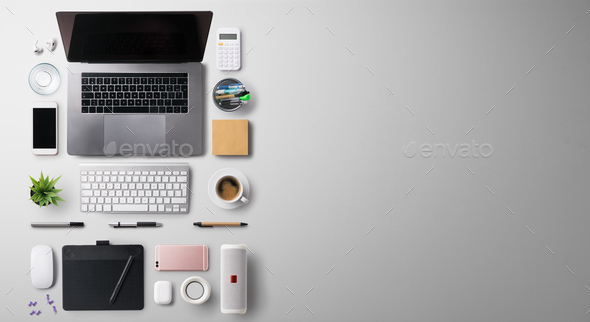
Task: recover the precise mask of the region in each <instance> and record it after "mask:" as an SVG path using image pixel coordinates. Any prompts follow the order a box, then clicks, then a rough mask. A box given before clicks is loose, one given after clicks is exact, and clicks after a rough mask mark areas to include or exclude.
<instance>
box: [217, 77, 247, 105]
mask: <svg viewBox="0 0 590 322" xmlns="http://www.w3.org/2000/svg"><path fill="white" fill-rule="evenodd" d="M240 83H241V82H240V81H239V80H237V79H235V78H224V79H222V80H220V81H219V82H218V83H217V84H215V87H214V88H213V91H212V93H211V94H212V95H211V97H212V98H213V103H215V106H217V108H219V109H220V110H222V111H224V112H233V111H235V110H237V109H239V108H240V107H242V105H244V102H243V101H241V100H239V101H238V104H236V105H224V104H223V103H221V102H220V101H219V100H217V99H215V97H216V96H218V95H220V94H217V91H218V90H219V86H223V85H231V84H240ZM245 89H246V88H245V86H244V90H245Z"/></svg>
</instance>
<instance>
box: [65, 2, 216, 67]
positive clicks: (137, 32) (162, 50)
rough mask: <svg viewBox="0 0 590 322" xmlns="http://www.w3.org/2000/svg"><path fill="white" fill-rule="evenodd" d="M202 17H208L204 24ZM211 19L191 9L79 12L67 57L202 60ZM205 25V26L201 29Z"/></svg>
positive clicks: (70, 58)
mask: <svg viewBox="0 0 590 322" xmlns="http://www.w3.org/2000/svg"><path fill="white" fill-rule="evenodd" d="M200 18H204V19H207V18H208V19H209V21H208V22H206V23H205V24H203V22H202V21H201V22H199V21H198V20H199V19H200ZM58 19H59V15H58ZM210 21H211V16H210V15H209V16H207V15H206V16H204V17H201V16H200V15H198V14H195V13H191V12H187V13H147V12H142V13H130V12H119V13H117V12H113V13H78V14H76V15H75V18H74V20H73V26H72V33H71V40H70V42H69V51H68V52H67V54H68V60H69V61H71V62H173V61H185V62H186V61H202V59H203V52H204V44H205V43H204V41H206V39H207V34H208V32H209V28H208V26H209V24H210ZM202 25H205V26H207V28H206V30H199V27H200V26H202ZM60 27H61V26H60ZM201 29H202V28H201ZM203 38H204V39H203ZM64 45H65V43H64Z"/></svg>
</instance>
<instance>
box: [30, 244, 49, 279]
mask: <svg viewBox="0 0 590 322" xmlns="http://www.w3.org/2000/svg"><path fill="white" fill-rule="evenodd" d="M30 274H31V282H32V283H33V286H34V287H36V288H40V289H44V288H50V287H51V284H53V250H51V247H49V246H47V245H37V246H35V247H33V249H32V250H31V273H30Z"/></svg>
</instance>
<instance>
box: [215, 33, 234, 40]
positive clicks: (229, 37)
mask: <svg viewBox="0 0 590 322" xmlns="http://www.w3.org/2000/svg"><path fill="white" fill-rule="evenodd" d="M219 39H220V40H226V39H228V40H236V39H238V35H237V34H219Z"/></svg>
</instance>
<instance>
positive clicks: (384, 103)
mask: <svg viewBox="0 0 590 322" xmlns="http://www.w3.org/2000/svg"><path fill="white" fill-rule="evenodd" d="M137 3H138V4H139V5H138V4H135V3H131V2H121V1H108V0H107V1H99V2H93V3H92V4H91V3H82V2H77V1H37V3H36V4H29V3H25V2H19V1H11V0H8V1H4V2H2V4H1V5H0V30H2V48H1V49H0V57H1V58H2V59H1V68H2V73H3V77H2V80H1V83H0V84H1V86H2V96H3V98H4V102H3V103H2V116H1V117H0V128H1V129H2V138H3V139H2V142H3V146H4V149H3V150H4V153H3V155H2V165H3V166H4V168H5V169H4V171H3V175H2V184H1V186H2V188H1V189H2V190H1V191H2V204H3V207H2V208H3V210H2V214H3V216H2V226H1V227H2V228H0V229H1V230H2V233H1V234H0V241H1V244H2V245H3V247H4V249H3V251H2V253H3V254H4V256H3V260H2V280H1V282H0V291H1V292H2V294H1V296H2V306H6V308H2V309H1V310H2V312H1V313H0V315H1V318H0V319H1V320H3V321H6V320H25V319H32V318H31V317H29V316H28V312H30V309H29V307H28V306H27V304H28V302H29V301H30V300H37V301H38V302H39V303H40V304H39V305H41V306H40V307H41V308H42V310H44V313H43V314H42V316H40V317H34V318H35V319H44V320H49V319H51V320H64V321H80V320H82V319H84V320H85V321H104V320H106V319H108V320H109V321H128V320H132V319H133V320H138V321H139V320H142V321H148V320H149V321H157V320H167V319H168V320H169V319H170V318H171V317H174V319H175V320H185V321H193V320H196V319H199V320H210V321H212V320H220V321H238V320H240V321H279V320H288V321H301V320H317V321H341V320H346V321H358V320H367V321H377V320H381V321H383V320H396V321H474V320H477V321H523V320H524V321H587V320H588V319H590V318H589V317H588V316H589V315H587V311H588V310H590V291H589V288H588V286H587V285H590V257H589V256H588V251H587V250H588V245H589V244H590V234H589V230H588V227H590V217H589V216H588V209H589V206H590V203H589V200H590V198H588V191H590V189H589V182H590V180H589V179H590V172H589V170H588V158H589V157H590V149H589V144H588V138H589V137H590V135H589V134H590V130H589V127H588V124H590V108H589V107H590V106H589V103H588V102H590V91H589V90H588V84H589V81H590V77H589V75H590V73H589V72H590V63H589V62H588V57H590V43H589V42H588V39H590V28H589V27H590V14H589V13H588V10H590V2H588V1H559V2H558V1H495V2H484V1H476V2H473V1H445V2H443V1H419V2H400V1H396V2H367V1H362V2H361V1H358V2H351V1H344V2H342V1H335V2H322V3H313V2H270V1H269V2H260V1H259V2H250V3H249V2H246V1H236V2H195V1H182V2H176V1H167V2H166V3H164V4H160V5H156V4H153V3H152V2H149V1H138V2H137ZM82 9H83V10H111V9H116V10H132V9H141V10H203V9H208V10H212V11H214V13H215V15H214V20H213V25H212V29H211V30H212V33H211V35H214V31H215V30H216V29H217V28H218V27H228V26H237V27H239V28H240V29H241V30H242V33H243V51H244V60H243V69H242V70H241V71H238V72H232V73H230V75H231V76H234V77H236V78H238V79H240V80H242V81H243V82H245V83H246V84H248V87H249V88H250V89H251V90H252V92H253V97H254V99H253V101H252V104H250V105H248V106H247V107H246V108H243V109H241V110H239V111H238V112H236V113H233V114H224V113H223V112H220V111H218V110H217V109H216V108H215V107H214V106H213V103H212V102H211V101H210V99H209V98H208V97H207V98H206V99H205V102H206V115H205V116H206V128H205V140H206V142H207V144H206V148H205V153H204V155H202V156H200V157H195V158H190V159H188V160H186V161H188V162H189V163H190V165H191V169H192V174H193V178H192V183H191V185H192V189H193V191H194V192H195V193H196V197H193V198H192V200H191V202H192V210H191V213H190V214H189V215H171V216H167V217H166V216H158V217H157V218H155V219H157V220H158V221H162V222H163V223H164V225H165V226H164V227H163V228H160V229H137V230H114V229H112V228H109V227H108V226H107V223H108V222H110V221H113V220H138V219H149V218H146V216H134V215H127V216H118V215H114V216H107V215H101V214H90V215H88V216H84V215H83V214H81V213H80V212H79V211H78V208H79V201H78V197H77V194H78V180H79V179H78V175H77V165H78V164H79V163H81V162H87V161H93V162H95V161H105V160H101V159H96V158H82V157H71V156H68V155H67V153H65V151H66V149H65V144H66V132H67V129H66V113H65V110H66V109H65V105H66V90H65V88H66V86H65V82H66V81H65V78H66V77H68V76H70V75H68V71H67V69H66V66H67V65H66V60H65V57H64V51H63V48H62V47H61V43H60V44H59V47H58V49H57V50H56V51H55V53H54V55H52V54H51V53H48V52H44V53H43V54H42V55H40V56H37V55H35V54H33V52H32V50H31V48H32V46H33V43H34V41H35V40H40V42H44V41H45V39H46V38H52V37H53V38H59V33H58V28H57V23H56V20H55V15H54V12H55V11H58V10H82ZM572 28H573V29H572ZM568 31H569V32H568ZM213 37H214V36H211V38H210V40H209V43H208V49H207V51H206V57H205V60H204V65H205V70H206V75H205V83H206V86H207V87H211V86H213V85H214V84H215V83H216V82H217V81H218V80H219V79H221V78H223V77H224V76H225V73H224V72H221V71H218V70H217V69H216V68H215V67H214V50H213V43H214V40H213V39H212V38H213ZM246 53H247V55H246ZM40 62H49V63H52V64H54V65H55V66H57V67H58V69H59V71H60V73H61V75H62V76H63V77H64V80H63V82H62V85H61V87H60V89H59V90H58V91H57V92H56V93H55V94H53V95H50V96H48V97H41V96H38V95H36V94H35V93H33V92H32V91H31V90H30V89H29V87H28V84H27V75H28V73H29V71H30V69H31V68H32V67H33V66H35V65H36V64H37V63H40ZM287 89H288V90H289V91H292V90H296V91H297V94H296V95H292V96H291V97H290V98H286V96H285V95H284V93H285V91H286V90H287ZM206 90H208V88H206ZM36 100H53V101H56V102H58V104H59V105H60V109H61V114H60V148H61V152H60V153H59V155H58V156H56V157H38V156H33V155H32V154H31V152H30V145H31V144H30V140H31V134H30V133H31V120H30V118H31V117H30V113H31V112H30V103H31V102H33V101H36ZM218 118H247V119H249V120H250V122H251V135H252V139H253V144H252V149H251V151H252V155H251V156H249V157H226V158H223V157H215V156H212V155H211V145H210V143H209V142H210V140H211V135H210V131H211V127H210V124H211V120H212V119H218ZM429 147H431V148H429ZM482 147H483V150H482ZM456 149H458V151H457V150H456ZM430 150H434V151H433V152H430ZM482 152H483V154H484V155H486V156H488V157H482V156H480V154H481V153H482ZM490 154H491V155H490ZM141 161H144V160H141ZM148 161H152V160H148ZM153 161H161V160H153ZM180 161H185V160H180ZM223 167H235V168H237V169H240V170H241V171H242V172H244V173H245V174H246V176H248V178H249V180H250V183H251V185H252V191H253V192H252V196H251V200H252V202H251V203H250V204H249V205H248V206H246V207H243V208H241V209H238V210H233V211H226V210H222V209H220V208H218V207H216V206H215V205H213V203H212V202H211V201H210V200H209V198H208V196H207V191H206V186H207V181H208V179H209V177H210V176H211V175H212V174H213V173H214V172H215V171H217V170H218V169H220V168H223ZM41 170H43V171H44V172H45V173H46V174H49V175H52V176H57V175H60V174H63V178H62V180H61V181H60V184H59V186H60V188H64V189H65V190H64V192H63V197H64V198H65V199H66V200H68V201H69V202H68V203H64V204H63V205H62V206H61V207H60V208H50V209H37V208H36V207H35V206H34V205H32V204H31V203H30V202H29V201H27V194H28V190H27V189H28V188H27V182H28V178H27V175H28V174H31V175H38V174H39V172H40V171H41ZM207 208H208V209H210V210H211V211H209V210H208V209H207ZM50 220H54V221H77V220H83V221H84V222H86V227H85V228H83V229H74V230H72V231H69V232H68V230H67V229H32V228H31V227H30V226H29V223H30V222H31V221H50ZM198 220H203V221H205V220H220V221H221V220H226V221H230V220H231V221H233V220H236V221H247V222H249V223H250V226H249V227H247V228H246V229H233V230H232V232H230V231H228V230H227V229H224V228H221V229H210V230H205V229H197V228H195V227H193V226H192V224H191V223H192V222H193V221H198ZM96 239H109V240H111V242H113V243H119V244H121V243H140V244H143V245H144V247H145V249H146V258H147V259H149V258H151V257H152V256H153V247H154V246H155V245H157V244H176V243H177V244H187V243H194V244H197V243H205V244H207V245H209V246H210V248H211V250H212V251H211V255H210V260H211V268H210V270H209V271H207V272H204V273H196V274H195V273H192V272H174V273H170V272H156V271H155V270H153V269H151V268H150V265H146V293H145V309H144V310H142V311H133V312H97V313H90V312H64V311H63V310H61V283H62V277H61V267H60V266H57V270H58V277H57V280H56V283H55V285H54V286H53V287H52V288H51V289H49V290H48V291H41V290H36V289H34V288H33V287H32V286H31V282H30V278H29V276H28V275H27V274H26V273H27V271H28V269H29V255H30V250H31V247H33V246H34V245H36V244H49V245H51V246H54V247H55V249H56V250H60V249H61V246H62V245H64V244H92V243H94V242H95V240H96ZM223 243H245V244H247V245H248V246H249V248H250V249H251V250H252V253H250V254H249V262H250V266H249V277H248V278H249V281H248V284H249V287H250V288H249V297H248V306H249V307H248V313H247V314H246V315H244V316H238V317H236V316H224V315H222V314H221V313H220V312H219V247H220V245H221V244H223ZM58 253H59V252H58ZM56 259H57V261H58V262H59V261H60V260H61V258H60V255H58V256H57V257H56ZM191 275H200V276H203V277H205V278H206V279H207V280H209V282H210V283H211V285H212V286H213V294H212V296H211V299H210V300H209V302H207V303H206V304H205V305H202V306H191V305H188V304H186V303H184V302H183V301H182V300H181V298H180V296H179V295H178V286H179V285H180V283H181V282H182V281H183V280H184V279H185V278H186V277H188V276H191ZM157 280H170V281H172V283H173V285H174V303H173V305H170V306H158V305H156V304H154V303H153V300H152V290H153V283H154V282H155V281H157ZM46 293H50V295H51V297H52V298H53V299H54V300H55V301H56V302H55V303H56V304H58V308H59V311H58V313H57V314H53V313H52V312H50V311H49V308H48V307H47V306H46V305H45V304H44V303H45V301H44V298H45V294H46ZM13 314H14V315H13Z"/></svg>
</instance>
